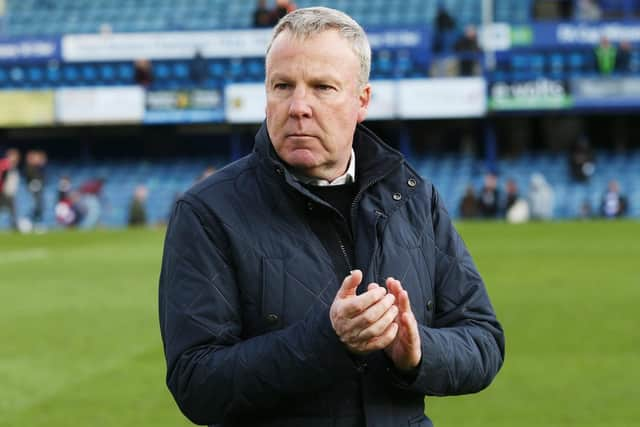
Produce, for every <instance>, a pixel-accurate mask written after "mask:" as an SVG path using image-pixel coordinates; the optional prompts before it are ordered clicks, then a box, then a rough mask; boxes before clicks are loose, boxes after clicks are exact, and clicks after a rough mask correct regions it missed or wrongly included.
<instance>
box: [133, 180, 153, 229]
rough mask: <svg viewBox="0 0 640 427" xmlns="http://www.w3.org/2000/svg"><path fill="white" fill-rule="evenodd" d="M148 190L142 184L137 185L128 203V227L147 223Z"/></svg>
mask: <svg viewBox="0 0 640 427" xmlns="http://www.w3.org/2000/svg"><path fill="white" fill-rule="evenodd" d="M148 195H149V191H148V190H147V187H145V186H144V185H138V186H137V187H136V189H135V191H134V193H133V200H131V205H129V222H128V223H129V227H140V226H144V225H146V224H147V196H148Z"/></svg>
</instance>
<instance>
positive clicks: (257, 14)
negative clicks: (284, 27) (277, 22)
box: [253, 0, 273, 28]
mask: <svg viewBox="0 0 640 427" xmlns="http://www.w3.org/2000/svg"><path fill="white" fill-rule="evenodd" d="M272 25H273V22H271V11H270V10H269V8H268V7H267V0H258V5H257V6H256V9H255V10H254V12H253V26H254V28H266V27H271V26H272Z"/></svg>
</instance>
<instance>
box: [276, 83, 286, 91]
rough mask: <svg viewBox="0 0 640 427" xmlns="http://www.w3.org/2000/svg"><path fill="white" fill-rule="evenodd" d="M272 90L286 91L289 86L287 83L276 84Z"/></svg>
mask: <svg viewBox="0 0 640 427" xmlns="http://www.w3.org/2000/svg"><path fill="white" fill-rule="evenodd" d="M273 88H274V89H278V90H284V89H288V88H289V84H288V83H276V84H275V85H273Z"/></svg>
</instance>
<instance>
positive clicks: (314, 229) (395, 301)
mask: <svg viewBox="0 0 640 427" xmlns="http://www.w3.org/2000/svg"><path fill="white" fill-rule="evenodd" d="M370 58H371V50H370V47H369V44H368V42H367V40H366V36H365V34H364V32H363V30H362V28H361V27H360V26H359V25H358V24H357V23H355V21H353V20H352V19H351V18H349V17H348V16H346V15H344V14H343V13H341V12H338V11H334V10H331V9H327V8H321V7H320V8H307V9H299V10H297V11H295V12H292V13H290V14H288V15H287V16H285V17H284V18H283V19H282V20H281V21H280V23H279V24H278V26H277V27H276V28H275V29H274V33H273V37H272V40H271V44H270V46H269V47H268V49H267V56H266V92H267V106H266V122H265V125H263V127H262V128H261V129H260V131H259V132H258V134H257V136H256V144H255V148H254V151H253V153H252V154H250V155H249V156H247V157H245V158H243V159H241V160H239V161H238V162H235V163H233V164H231V165H229V166H228V167H226V168H223V169H222V170H220V171H218V172H217V173H216V174H214V175H213V176H211V177H209V178H207V179H205V180H204V181H201V182H199V183H198V184H196V185H195V187H193V188H192V189H191V190H189V191H188V192H187V193H186V194H185V195H184V196H183V197H182V198H181V199H180V200H179V201H178V203H177V204H176V206H175V210H174V212H173V215H172V218H171V221H170V223H169V226H168V230H167V237H166V242H165V249H164V256H163V264H162V272H161V276H160V295H159V296H160V324H161V330H162V337H163V342H164V350H165V355H166V358H167V384H168V386H169V389H170V390H171V392H172V393H173V396H174V397H175V399H176V401H177V403H178V406H179V407H180V409H181V410H182V411H183V412H184V414H185V415H187V417H189V418H190V419H191V420H192V421H193V422H195V423H198V424H214V425H220V426H249V425H250V426H278V427H282V426H284V427H286V426H345V427H346V426H349V427H355V426H375V427H377V426H380V427H382V426H389V427H392V426H393V427H396V426H399V425H416V426H431V425H432V424H431V421H429V419H428V418H426V416H425V415H424V396H425V395H426V394H431V395H451V394H462V393H472V392H476V391H479V390H481V389H483V388H484V387H486V386H487V385H488V384H489V383H490V382H491V381H492V379H493V377H494V376H495V375H496V373H497V371H498V369H499V368H500V366H501V364H502V360H503V352H504V338H503V333H502V329H501V327H500V325H499V323H498V322H497V320H496V318H495V315H494V312H493V309H492V307H491V304H490V302H489V298H488V296H487V294H486V291H485V287H484V284H483V282H482V279H481V278H480V276H479V274H478V272H477V270H476V268H475V266H474V264H473V262H472V260H471V257H470V255H469V253H468V252H467V250H466V249H465V247H464V244H463V242H462V240H461V239H460V237H459V236H458V234H457V233H456V232H455V230H454V228H453V226H452V223H451V220H450V219H449V216H448V214H447V212H446V210H445V209H444V207H443V206H442V203H441V201H440V198H439V196H438V194H437V193H436V192H435V190H434V189H433V187H432V186H431V185H430V184H428V183H427V182H424V181H423V180H422V179H421V178H420V177H419V176H418V174H417V173H416V172H415V170H414V169H413V168H411V167H410V166H409V165H407V164H406V162H405V161H404V159H403V158H402V156H401V154H400V153H398V152H396V151H395V150H392V149H391V148H389V147H388V146H387V145H385V144H384V143H383V142H382V141H381V140H380V139H378V138H377V137H376V136H375V135H374V134H373V133H372V132H371V131H369V130H368V129H366V128H365V127H364V126H362V125H360V124H359V123H361V122H362V121H363V120H364V118H365V116H366V113H367V107H368V104H369V100H370V98H371V88H370V86H369V84H368V78H369V68H370Z"/></svg>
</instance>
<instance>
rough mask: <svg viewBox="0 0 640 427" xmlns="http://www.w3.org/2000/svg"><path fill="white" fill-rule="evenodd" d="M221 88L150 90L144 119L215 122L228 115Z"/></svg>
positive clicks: (150, 121)
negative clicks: (225, 112) (225, 110)
mask: <svg viewBox="0 0 640 427" xmlns="http://www.w3.org/2000/svg"><path fill="white" fill-rule="evenodd" d="M223 100H224V98H223V93H222V91H220V90H218V89H198V90H183V91H174V90H158V91H151V92H147V94H146V102H145V104H146V106H145V113H144V120H143V121H144V123H147V124H160V123H216V122H223V121H224V119H225V114H224V102H223Z"/></svg>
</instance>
